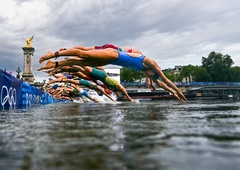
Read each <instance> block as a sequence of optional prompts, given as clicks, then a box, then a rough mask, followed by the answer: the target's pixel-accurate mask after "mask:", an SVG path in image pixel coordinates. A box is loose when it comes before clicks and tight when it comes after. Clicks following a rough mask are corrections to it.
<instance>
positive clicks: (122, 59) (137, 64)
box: [108, 51, 145, 71]
mask: <svg viewBox="0 0 240 170" xmlns="http://www.w3.org/2000/svg"><path fill="white" fill-rule="evenodd" d="M117 52H118V59H117V60H114V61H109V62H108V64H113V65H118V66H123V67H126V68H130V69H132V70H135V71H143V70H144V67H143V64H142V63H143V60H144V58H145V56H141V57H132V56H130V55H128V54H127V53H125V52H121V51H117Z"/></svg>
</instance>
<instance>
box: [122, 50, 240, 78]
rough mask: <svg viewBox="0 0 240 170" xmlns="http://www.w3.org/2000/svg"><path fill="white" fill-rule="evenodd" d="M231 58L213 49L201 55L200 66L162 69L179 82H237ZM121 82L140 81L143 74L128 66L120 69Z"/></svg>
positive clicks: (239, 74) (236, 69)
mask: <svg viewBox="0 0 240 170" xmlns="http://www.w3.org/2000/svg"><path fill="white" fill-rule="evenodd" d="M233 64H234V62H233V60H232V59H231V56H229V55H228V54H226V55H223V54H221V53H217V52H215V51H213V52H211V53H210V54H209V55H208V57H202V65H201V66H193V65H191V64H189V65H187V66H183V67H182V69H181V71H180V73H179V74H175V73H173V72H169V71H163V72H164V74H165V75H166V77H168V78H169V79H170V80H171V81H173V82H181V81H182V80H183V79H184V78H188V79H191V81H195V82H239V81H240V67H239V66H234V67H233ZM120 75H121V77H120V81H121V82H142V81H144V80H145V75H144V73H143V72H141V71H134V70H131V69H128V68H121V70H120Z"/></svg>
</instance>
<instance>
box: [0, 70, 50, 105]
mask: <svg viewBox="0 0 240 170" xmlns="http://www.w3.org/2000/svg"><path fill="white" fill-rule="evenodd" d="M0 90H1V91H0V110H4V109H11V108H12V109H15V108H28V107H31V106H35V105H41V104H49V103H53V102H55V100H54V98H53V97H52V96H51V95H49V94H48V93H46V92H44V91H42V90H41V89H38V88H37V87H34V86H32V85H30V84H28V83H27V82H24V81H21V80H19V79H17V78H16V77H14V76H12V75H11V74H8V73H6V72H4V71H3V70H1V69H0Z"/></svg>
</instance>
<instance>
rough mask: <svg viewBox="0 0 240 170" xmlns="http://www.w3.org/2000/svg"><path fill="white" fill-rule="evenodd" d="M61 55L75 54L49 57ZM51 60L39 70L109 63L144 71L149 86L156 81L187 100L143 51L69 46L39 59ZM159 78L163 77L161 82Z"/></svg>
mask: <svg viewBox="0 0 240 170" xmlns="http://www.w3.org/2000/svg"><path fill="white" fill-rule="evenodd" d="M59 56H73V57H70V58H67V59H65V60H60V61H56V62H53V61H51V60H49V59H51V58H56V57H59ZM45 60H49V61H48V62H47V63H46V65H45V66H42V67H40V68H39V69H38V70H43V69H49V68H54V67H56V68H57V67H58V66H72V65H79V66H92V67H95V66H105V65H108V64H114V65H119V66H123V67H126V68H130V69H133V70H140V71H144V73H145V75H146V77H147V80H148V82H149V86H150V87H152V88H154V85H153V83H152V82H155V83H156V84H157V85H158V86H160V87H162V88H164V89H165V90H168V91H169V92H170V93H172V94H173V95H174V96H175V97H176V98H177V99H178V100H182V101H187V99H186V97H185V96H184V95H183V93H182V92H181V90H180V89H179V88H177V87H176V86H175V85H174V84H173V83H172V82H171V81H170V80H169V79H168V78H167V77H166V76H165V75H164V73H163V72H162V70H161V68H160V67H159V66H158V64H157V63H156V62H155V61H154V60H152V59H151V58H149V57H147V56H144V55H142V54H141V53H135V52H132V53H129V52H122V51H121V50H116V49H114V48H106V49H93V50H80V49H77V48H69V49H66V50H62V51H57V52H48V53H47V54H45V55H44V56H42V57H41V58H40V59H39V63H40V64H41V63H42V62H43V61H45ZM158 78H161V79H162V80H163V81H164V83H163V82H161V81H160V80H159V79H158ZM167 85H168V86H167Z"/></svg>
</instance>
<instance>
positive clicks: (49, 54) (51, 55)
mask: <svg viewBox="0 0 240 170" xmlns="http://www.w3.org/2000/svg"><path fill="white" fill-rule="evenodd" d="M54 57H55V53H54V52H51V51H49V52H48V53H47V54H45V55H44V56H42V57H41V58H40V59H39V63H40V64H41V63H42V62H44V61H45V60H48V59H51V58H54Z"/></svg>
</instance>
